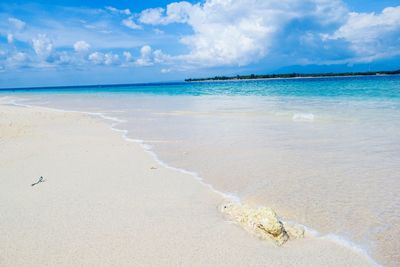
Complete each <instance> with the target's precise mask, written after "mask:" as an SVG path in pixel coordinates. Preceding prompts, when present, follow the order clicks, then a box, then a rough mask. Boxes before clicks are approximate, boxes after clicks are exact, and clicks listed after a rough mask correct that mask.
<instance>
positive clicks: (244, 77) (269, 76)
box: [185, 69, 400, 82]
mask: <svg viewBox="0 0 400 267" xmlns="http://www.w3.org/2000/svg"><path fill="white" fill-rule="evenodd" d="M396 74H400V69H399V70H395V71H366V72H338V73H337V72H327V73H295V72H294V73H285V74H261V75H256V74H250V75H236V76H215V77H209V78H189V79H185V82H201V81H225V80H254V79H273V78H308V77H310V78H314V77H341V76H374V75H396Z"/></svg>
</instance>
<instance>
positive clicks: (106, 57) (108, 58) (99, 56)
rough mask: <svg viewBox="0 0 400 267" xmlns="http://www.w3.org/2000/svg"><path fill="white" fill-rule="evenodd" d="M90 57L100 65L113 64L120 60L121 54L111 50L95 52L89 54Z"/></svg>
mask: <svg viewBox="0 0 400 267" xmlns="http://www.w3.org/2000/svg"><path fill="white" fill-rule="evenodd" d="M88 59H89V60H90V61H92V62H93V63H95V64H98V65H112V64H116V63H118V62H119V56H118V55H117V54H113V53H111V52H108V53H101V52H93V53H91V54H90V55H89V56H88Z"/></svg>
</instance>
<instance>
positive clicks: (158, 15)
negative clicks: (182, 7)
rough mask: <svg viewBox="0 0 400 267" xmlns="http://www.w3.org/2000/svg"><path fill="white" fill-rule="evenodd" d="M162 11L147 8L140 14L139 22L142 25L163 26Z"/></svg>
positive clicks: (161, 9) (160, 9)
mask: <svg viewBox="0 0 400 267" xmlns="http://www.w3.org/2000/svg"><path fill="white" fill-rule="evenodd" d="M163 13H164V9H163V8H149V9H145V10H143V11H142V12H141V13H140V17H139V21H140V22H141V23H144V24H151V25H157V24H163V21H164V18H163Z"/></svg>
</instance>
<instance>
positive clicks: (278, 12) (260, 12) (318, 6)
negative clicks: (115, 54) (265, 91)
mask: <svg viewBox="0 0 400 267" xmlns="http://www.w3.org/2000/svg"><path fill="white" fill-rule="evenodd" d="M346 12H347V10H346V8H345V6H344V4H343V3H342V1H340V0H331V1H328V0H281V1H279V2H277V1H273V0H264V1H258V0H236V1H232V0H206V1H205V2H204V3H203V4H194V5H192V4H190V3H188V2H185V1H183V2H175V3H171V4H169V5H167V7H166V9H163V8H152V9H147V10H144V11H142V12H141V14H140V15H139V21H140V22H141V23H144V24H151V25H166V24H170V23H186V24H188V25H189V26H190V27H191V28H192V30H193V34H191V35H187V36H184V37H183V38H181V42H182V43H183V44H184V45H186V46H187V47H188V48H189V50H190V53H188V54H185V55H180V56H178V58H179V59H180V60H183V61H185V62H188V63H191V64H196V65H203V66H215V65H246V64H248V63H251V62H255V61H257V60H259V59H260V58H263V57H265V56H266V55H267V54H268V53H269V51H270V49H271V47H272V45H273V44H274V42H275V41H276V40H275V37H276V35H277V34H278V33H279V32H281V31H282V30H283V29H284V28H285V26H286V25H287V24H288V23H290V22H292V21H294V20H296V19H303V18H307V17H310V18H318V19H317V21H321V23H332V22H337V21H338V20H341V19H343V17H345V14H346Z"/></svg>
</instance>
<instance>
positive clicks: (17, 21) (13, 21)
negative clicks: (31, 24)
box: [8, 18, 26, 30]
mask: <svg viewBox="0 0 400 267" xmlns="http://www.w3.org/2000/svg"><path fill="white" fill-rule="evenodd" d="M8 22H9V23H10V24H11V25H13V27H15V28H16V29H17V30H22V29H24V28H25V26H26V23H25V22H24V21H22V20H20V19H17V18H8Z"/></svg>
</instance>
